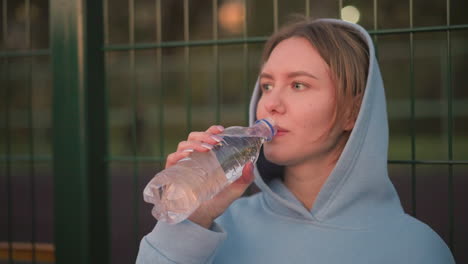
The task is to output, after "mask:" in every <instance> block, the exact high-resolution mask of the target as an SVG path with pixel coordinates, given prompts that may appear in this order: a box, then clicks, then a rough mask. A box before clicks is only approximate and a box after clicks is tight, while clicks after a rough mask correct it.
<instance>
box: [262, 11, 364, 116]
mask: <svg viewBox="0 0 468 264" xmlns="http://www.w3.org/2000/svg"><path fill="white" fill-rule="evenodd" d="M291 37H302V38H305V39H307V40H308V41H309V42H310V44H311V45H312V46H313V47H314V48H315V49H316V50H317V52H318V53H319V54H320V56H321V57H322V59H323V60H324V61H325V62H326V63H327V65H328V67H329V68H330V72H331V78H332V80H333V81H334V83H335V87H336V91H335V98H336V108H335V117H338V118H346V119H350V118H353V119H354V120H355V119H356V118H357V115H358V113H359V108H360V106H361V101H362V97H363V95H364V89H365V86H366V80H367V74H368V68H369V50H368V46H367V44H366V41H365V39H364V37H363V36H362V34H361V33H360V32H359V31H358V30H357V29H355V28H352V27H349V26H346V25H343V24H338V23H332V22H328V21H326V20H325V21H323V20H309V19H306V18H304V17H302V18H299V21H298V20H297V19H296V21H295V22H293V23H290V24H288V25H286V26H284V27H282V28H281V29H280V30H279V31H278V32H276V33H274V34H273V35H272V36H271V37H270V38H269V39H268V41H267V42H266V44H265V47H264V50H263V56H262V65H263V64H264V63H265V62H266V61H267V60H268V58H269V57H270V54H271V52H272V51H273V49H274V48H275V47H276V46H277V45H278V44H279V43H280V42H281V41H283V40H285V39H288V38H291ZM336 121H337V120H336V118H335V122H336Z"/></svg>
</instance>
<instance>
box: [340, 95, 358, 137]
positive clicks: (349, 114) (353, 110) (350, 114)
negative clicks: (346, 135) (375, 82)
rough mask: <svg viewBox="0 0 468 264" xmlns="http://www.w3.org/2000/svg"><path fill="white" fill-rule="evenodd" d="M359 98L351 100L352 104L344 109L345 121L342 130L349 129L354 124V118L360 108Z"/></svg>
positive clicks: (351, 128)
mask: <svg viewBox="0 0 468 264" xmlns="http://www.w3.org/2000/svg"><path fill="white" fill-rule="evenodd" d="M360 106H361V99H360V98H356V99H355V100H354V102H353V106H352V107H350V108H349V109H348V111H346V122H345V123H344V126H343V130H344V131H347V132H348V131H351V130H353V128H354V125H355V124H356V119H357V117H358V114H359V109H360V108H361V107H360Z"/></svg>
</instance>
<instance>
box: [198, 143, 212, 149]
mask: <svg viewBox="0 0 468 264" xmlns="http://www.w3.org/2000/svg"><path fill="white" fill-rule="evenodd" d="M201 145H202V147H204V148H207V149H209V150H212V149H213V146H212V145H210V144H206V143H202V144H201Z"/></svg>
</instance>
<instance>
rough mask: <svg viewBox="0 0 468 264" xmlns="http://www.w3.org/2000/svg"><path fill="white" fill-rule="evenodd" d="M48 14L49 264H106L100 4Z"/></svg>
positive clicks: (58, 4) (55, 6) (86, 1)
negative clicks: (51, 215) (50, 116)
mask: <svg viewBox="0 0 468 264" xmlns="http://www.w3.org/2000/svg"><path fill="white" fill-rule="evenodd" d="M50 8H51V13H50V17H51V19H50V22H51V31H50V32H51V45H52V49H51V50H52V61H53V67H52V69H53V78H54V79H53V133H54V137H53V152H54V154H53V155H54V196H55V197H54V200H55V202H54V206H55V208H54V220H55V222H54V227H55V249H56V252H55V254H56V263H67V264H72V263H83V264H84V263H86V264H87V263H109V242H108V240H109V231H108V230H109V228H108V226H109V225H108V210H107V208H108V190H107V188H108V184H107V181H108V179H107V177H108V175H107V167H106V166H107V164H106V160H105V157H106V150H107V134H106V131H107V129H106V109H107V104H106V96H105V85H104V57H103V51H102V46H103V22H102V1H96V0H51V1H50Z"/></svg>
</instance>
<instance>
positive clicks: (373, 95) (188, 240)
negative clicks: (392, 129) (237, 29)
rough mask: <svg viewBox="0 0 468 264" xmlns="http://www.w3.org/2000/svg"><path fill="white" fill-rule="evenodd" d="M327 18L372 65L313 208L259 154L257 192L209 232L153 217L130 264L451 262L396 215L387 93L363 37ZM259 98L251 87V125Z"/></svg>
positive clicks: (419, 229) (438, 245) (421, 227)
mask: <svg viewBox="0 0 468 264" xmlns="http://www.w3.org/2000/svg"><path fill="white" fill-rule="evenodd" d="M322 21H323V20H322ZM326 21H329V22H330V23H340V24H344V25H347V26H350V27H354V28H357V29H358V30H359V31H360V32H362V34H363V35H364V36H365V38H366V41H367V44H368V46H369V51H370V62H369V74H368V78H367V86H366V90H365V94H364V98H363V102H362V105H361V108H360V112H359V115H358V118H357V121H356V124H355V127H354V129H353V131H352V133H351V135H350V137H349V140H348V142H347V144H346V146H345V148H344V150H343V153H342V154H341V156H340V158H339V160H338V162H337V164H336V167H335V168H334V169H333V171H332V173H331V174H330V176H329V177H328V179H327V181H326V183H325V184H324V186H323V187H322V189H321V190H320V193H319V195H318V196H317V198H316V200H315V203H314V205H313V208H312V210H311V211H309V210H308V209H306V208H305V207H304V206H303V205H302V204H301V203H300V202H299V201H298V200H297V199H296V197H295V196H294V195H293V194H292V193H291V192H290V191H289V190H288V189H287V188H286V187H285V185H284V184H283V183H282V181H281V180H279V179H277V178H276V179H273V180H271V181H267V182H266V181H265V180H264V178H262V176H261V175H260V173H259V170H258V167H259V166H271V164H268V162H266V161H265V159H264V158H263V157H260V159H259V161H258V163H257V165H256V169H255V176H256V177H255V183H256V185H257V186H258V187H259V188H260V189H261V190H262V192H260V193H258V194H255V195H253V196H251V197H244V198H241V199H238V200H237V201H235V202H234V203H233V204H232V205H231V206H230V207H229V208H228V210H227V211H226V212H225V213H224V214H223V215H221V216H220V217H219V218H218V219H216V222H215V223H214V224H213V226H212V227H211V228H210V229H205V228H202V227H201V226H199V225H197V224H195V223H192V222H190V221H188V220H185V221H183V222H181V223H179V224H176V225H170V224H166V223H163V222H159V223H158V224H157V225H156V227H155V228H154V230H153V231H152V232H151V233H149V234H148V235H147V236H145V237H144V238H143V239H142V241H141V245H140V251H139V254H138V258H137V263H223V264H228V263H236V264H239V263H268V264H269V263H328V264H343V263H360V264H361V263H389V264H395V263H413V264H432V263H433V264H436V263H437V264H449V263H454V260H453V257H452V254H451V253H450V250H449V249H448V247H447V246H446V244H445V243H444V241H443V240H442V239H441V238H440V237H439V236H438V235H437V234H436V233H435V232H434V231H432V230H431V228H429V227H428V226H427V225H425V224H423V223H421V222H420V221H418V220H416V219H415V218H413V217H411V216H409V215H407V214H405V213H404V212H403V209H402V207H401V204H400V200H399V198H398V195H397V193H396V191H395V188H394V187H393V185H392V183H391V182H390V180H389V178H388V174H387V148H388V122H387V111H386V103H385V94H384V88H383V83H382V77H381V75H380V71H379V67H378V65H377V60H376V58H375V54H374V47H373V44H372V41H371V39H370V37H369V35H368V34H367V32H366V31H365V30H364V29H363V28H361V27H360V26H357V25H354V24H350V23H347V22H343V21H341V20H331V19H327V20H326ZM259 97H260V89H259V87H258V85H257V86H256V87H255V90H254V93H253V96H252V100H251V104H250V124H252V123H253V122H254V121H255V113H256V107H257V102H258V100H259ZM262 171H263V170H262ZM312 173H313V172H311V174H312ZM263 176H264V175H263ZM311 177H313V176H311ZM266 178H267V177H265V179H266Z"/></svg>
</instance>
